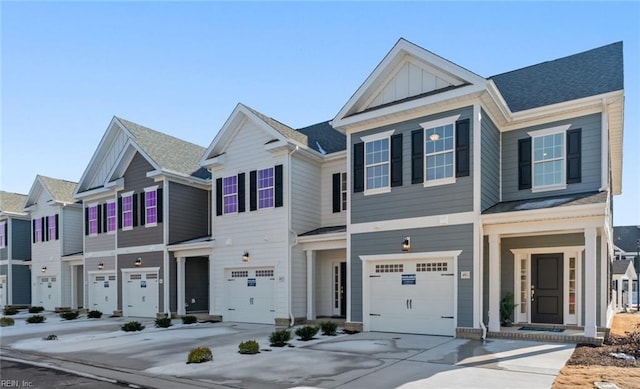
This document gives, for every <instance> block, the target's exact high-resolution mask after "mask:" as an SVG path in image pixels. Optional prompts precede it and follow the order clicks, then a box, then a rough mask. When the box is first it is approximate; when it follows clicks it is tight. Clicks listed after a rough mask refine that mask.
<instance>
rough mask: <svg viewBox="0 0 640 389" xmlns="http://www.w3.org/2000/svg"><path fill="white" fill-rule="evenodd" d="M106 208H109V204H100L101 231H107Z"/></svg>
mask: <svg viewBox="0 0 640 389" xmlns="http://www.w3.org/2000/svg"><path fill="white" fill-rule="evenodd" d="M107 208H109V205H108V204H107V203H104V204H103V205H102V232H109V223H108V221H107V219H108V215H107Z"/></svg>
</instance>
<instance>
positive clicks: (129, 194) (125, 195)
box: [118, 191, 136, 231]
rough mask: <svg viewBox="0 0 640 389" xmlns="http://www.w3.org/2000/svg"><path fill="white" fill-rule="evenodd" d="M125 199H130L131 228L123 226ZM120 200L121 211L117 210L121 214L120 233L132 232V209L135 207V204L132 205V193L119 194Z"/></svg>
mask: <svg viewBox="0 0 640 389" xmlns="http://www.w3.org/2000/svg"><path fill="white" fill-rule="evenodd" d="M125 197H131V226H130V227H125V226H124V198H125ZM120 198H121V199H122V209H119V210H118V212H120V213H121V214H122V216H121V217H122V231H130V230H133V207H135V206H136V205H135V204H133V191H129V192H125V193H121V194H120Z"/></svg>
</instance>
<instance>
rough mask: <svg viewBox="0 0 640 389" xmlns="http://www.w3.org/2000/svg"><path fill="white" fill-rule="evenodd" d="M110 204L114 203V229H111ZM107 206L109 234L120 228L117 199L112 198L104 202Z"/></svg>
mask: <svg viewBox="0 0 640 389" xmlns="http://www.w3.org/2000/svg"><path fill="white" fill-rule="evenodd" d="M109 204H113V210H114V212H113V217H111V218H112V219H113V230H110V229H109V218H110V217H109ZM104 206H105V207H107V212H106V213H107V231H106V232H107V234H115V233H116V230H117V229H118V205H117V203H116V201H115V200H111V201H107V202H106V203H105V204H104Z"/></svg>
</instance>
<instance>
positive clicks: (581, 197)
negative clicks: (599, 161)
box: [482, 192, 607, 215]
mask: <svg viewBox="0 0 640 389" xmlns="http://www.w3.org/2000/svg"><path fill="white" fill-rule="evenodd" d="M606 202H607V193H606V192H588V193H576V194H564V195H558V196H549V197H542V198H539V199H526V200H514V201H504V202H502V203H498V204H496V205H494V206H492V207H490V208H487V209H486V210H485V211H484V212H482V214H484V215H487V214H492V213H501V212H514V211H528V210H532V209H544V208H555V207H565V206H569V205H585V204H599V203H606Z"/></svg>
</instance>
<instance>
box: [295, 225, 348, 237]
mask: <svg viewBox="0 0 640 389" xmlns="http://www.w3.org/2000/svg"><path fill="white" fill-rule="evenodd" d="M337 232H347V226H331V227H320V228H316V229H315V230H311V231H307V232H305V233H304V234H300V235H298V236H313V235H324V234H333V233H337Z"/></svg>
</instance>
